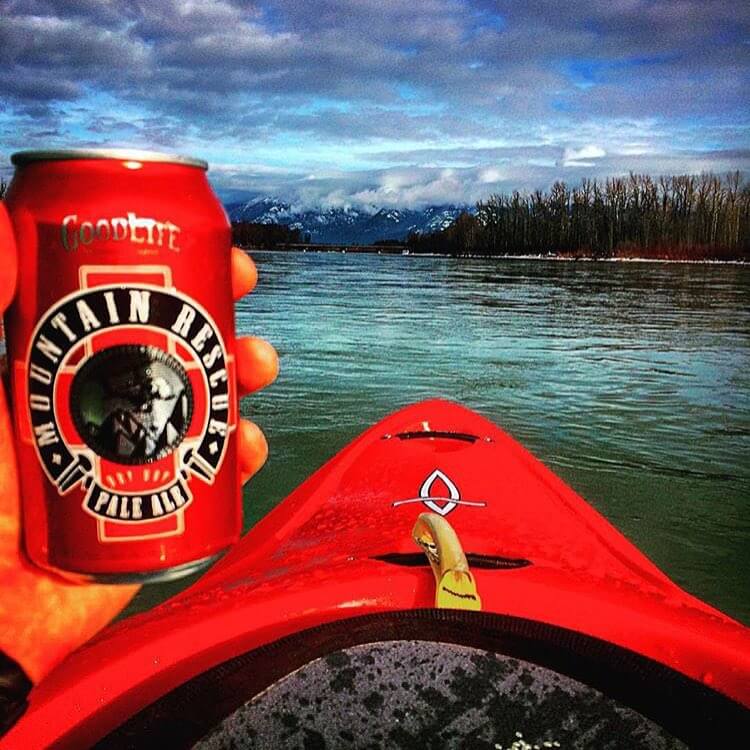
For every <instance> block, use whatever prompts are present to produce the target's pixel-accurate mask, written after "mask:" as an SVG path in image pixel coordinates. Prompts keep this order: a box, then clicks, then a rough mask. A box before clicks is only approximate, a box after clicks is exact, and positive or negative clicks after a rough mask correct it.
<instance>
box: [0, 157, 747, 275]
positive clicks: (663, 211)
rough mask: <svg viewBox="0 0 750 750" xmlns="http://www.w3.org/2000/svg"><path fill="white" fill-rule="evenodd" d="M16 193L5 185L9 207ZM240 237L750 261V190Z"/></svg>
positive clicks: (691, 188)
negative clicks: (375, 229) (393, 229)
mask: <svg viewBox="0 0 750 750" xmlns="http://www.w3.org/2000/svg"><path fill="white" fill-rule="evenodd" d="M6 187H7V183H5V182H4V181H3V180H0V199H2V197H3V195H4V193H5V190H6ZM232 236H233V241H234V242H235V244H238V245H240V246H242V247H247V248H264V249H305V248H310V249H323V250H325V249H345V248H346V249H351V250H356V251H358V252H367V251H368V250H369V251H371V252H405V251H408V252H409V253H413V254H420V253H424V254H441V255H455V256H514V255H515V256H518V255H526V256H529V255H531V256H553V257H570V258H600V259H610V258H615V259H616V258H622V259H627V258H647V259H665V260H739V261H750V184H748V183H747V182H745V181H744V180H743V177H742V175H741V173H740V172H739V171H734V172H730V173H728V174H726V175H724V176H723V177H719V176H717V175H715V174H713V173H704V174H701V175H675V176H670V177H666V176H662V177H659V178H652V177H650V176H648V175H640V174H635V173H631V174H630V175H629V176H628V177H612V178H609V179H606V180H604V181H603V182H599V181H597V180H592V179H583V180H582V181H581V183H580V184H579V185H578V186H577V187H574V188H570V187H568V186H567V185H566V184H565V183H564V182H555V183H554V184H553V185H552V187H551V189H550V190H549V191H547V192H544V191H541V190H536V191H534V192H533V193H525V192H519V191H514V192H513V193H511V194H494V195H491V196H489V197H488V198H487V199H486V200H483V201H479V202H478V203H477V204H476V206H475V208H474V210H473V211H469V210H467V211H464V212H462V213H461V214H460V215H459V216H458V218H457V219H456V220H455V221H454V222H453V223H452V224H451V225H450V226H448V227H447V228H445V229H443V230H441V231H438V232H433V233H430V234H419V233H414V234H410V235H409V236H408V237H407V238H406V239H404V240H382V241H380V242H376V243H375V244H374V245H371V246H364V245H353V244H348V245H342V244H339V245H336V246H327V245H321V244H314V243H312V244H311V243H309V240H308V241H307V242H303V237H302V232H301V231H300V230H298V229H291V228H290V227H288V226H286V225H284V224H257V223H251V222H234V223H233V224H232Z"/></svg>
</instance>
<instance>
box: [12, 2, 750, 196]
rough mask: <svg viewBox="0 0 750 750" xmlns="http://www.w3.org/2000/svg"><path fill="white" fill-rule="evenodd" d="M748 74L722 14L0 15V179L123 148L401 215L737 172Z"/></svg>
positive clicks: (619, 10) (432, 7)
mask: <svg viewBox="0 0 750 750" xmlns="http://www.w3.org/2000/svg"><path fill="white" fill-rule="evenodd" d="M749 61H750V4H748V3H743V2H725V1H724V0H694V1H692V2H691V1H689V0H679V1H678V0H662V1H661V2H647V1H646V0H612V1H611V2H594V1H590V2H563V1H562V0H559V1H558V2H547V1H546V0H528V1H527V2H519V1H516V0H509V1H507V2H485V1H484V0H423V2H414V3H411V4H410V3H405V2H403V0H346V1H344V0H341V1H338V0H323V1H322V2H315V1H314V0H309V1H308V2H304V1H303V0H264V1H261V2H245V1H244V0H237V1H233V0H203V1H201V0H193V1H189V0H151V2H146V1H143V2H140V1H135V2H132V1H128V2H125V0H112V1H110V2H106V1H97V0H0V162H1V163H2V165H3V166H2V167H0V176H5V177H8V176H9V175H10V174H11V168H10V167H9V165H8V156H9V155H10V153H12V152H13V151H16V150H19V149H25V148H49V147H86V146H120V147H123V146H124V147H127V146H132V147H137V148H151V149H157V150H162V151H165V150H166V151H177V152H182V153H188V154H191V155H195V156H200V157H202V158H205V159H207V160H208V161H209V162H210V164H211V171H210V173H209V174H210V178H211V180H212V182H213V184H214V186H215V187H216V189H217V190H218V191H219V193H220V194H221V195H222V197H224V198H225V199H232V198H240V197H250V196H252V195H277V196H280V197H283V198H286V199H288V200H291V201H292V202H293V203H295V204H298V205H300V206H301V205H305V206H317V205H323V206H340V205H347V204H351V205H372V204H374V205H379V206H381V205H388V206H393V205H397V206H410V207H419V206H423V205H426V204H432V203H449V202H473V201H475V200H477V199H479V198H482V197H486V196H488V195H489V194H491V193H493V192H499V191H502V192H505V191H510V190H514V189H520V190H533V189H536V188H542V189H544V188H548V187H549V186H550V185H551V183H552V182H553V181H554V180H556V179H565V180H566V181H569V182H573V183H576V182H578V181H579V180H580V179H581V178H582V177H606V176H608V175H614V174H622V173H627V172H629V171H631V170H632V171H636V172H649V173H651V174H654V175H658V174H676V173H685V172H701V171H707V170H713V171H716V172H725V171H727V170H730V169H741V170H743V171H748V169H749V168H750V106H749V105H750V101H749V100H750V96H749V92H750V87H749V86H748V83H749V79H750V75H749V66H748V62H749Z"/></svg>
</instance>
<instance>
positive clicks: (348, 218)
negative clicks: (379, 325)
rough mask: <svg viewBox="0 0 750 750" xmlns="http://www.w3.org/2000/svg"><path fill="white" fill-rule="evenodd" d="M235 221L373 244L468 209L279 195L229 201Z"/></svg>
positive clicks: (432, 226)
mask: <svg viewBox="0 0 750 750" xmlns="http://www.w3.org/2000/svg"><path fill="white" fill-rule="evenodd" d="M226 209H227V213H228V214H229V218H230V219H231V220H232V221H249V222H253V223H256V224H286V225H288V226H289V227H290V229H299V230H300V234H301V235H302V237H303V238H304V237H305V235H310V241H311V242H320V243H331V244H337V243H350V244H363V245H366V244H371V243H373V242H376V241H377V240H405V239H406V238H407V237H408V236H409V234H411V233H413V232H420V233H429V232H437V231H439V230H440V229H445V228H446V227H448V226H450V224H452V223H453V221H455V219H456V217H457V216H458V215H459V214H460V213H461V212H462V211H465V210H467V208H466V207H463V206H428V207H427V208H425V209H422V210H413V209H405V208H378V207H377V206H368V207H366V208H353V207H350V206H347V207H345V208H327V209H318V210H310V209H296V208H295V207H294V206H292V205H291V204H290V203H288V202H286V201H284V200H281V199H278V198H258V199H255V200H252V201H249V202H247V203H229V204H227V205H226Z"/></svg>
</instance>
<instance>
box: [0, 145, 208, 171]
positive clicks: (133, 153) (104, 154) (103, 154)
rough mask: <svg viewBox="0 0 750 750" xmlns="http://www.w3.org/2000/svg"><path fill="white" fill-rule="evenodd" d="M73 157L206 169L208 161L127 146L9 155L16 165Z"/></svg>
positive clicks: (25, 152)
mask: <svg viewBox="0 0 750 750" xmlns="http://www.w3.org/2000/svg"><path fill="white" fill-rule="evenodd" d="M73 159H114V160H117V161H149V162H162V163H166V164H182V165H184V166H188V167H199V168H200V169H203V170H207V169H208V162H206V161H204V160H203V159H194V158H193V157H192V156H183V155H181V154H164V153H160V152H158V151H139V150H138V149H128V148H81V149H78V148H69V149H55V150H39V151H17V152H16V153H15V154H13V155H12V156H11V157H10V160H11V162H12V163H13V164H15V165H16V166H19V167H20V166H22V165H24V164H29V163H30V162H34V161H63V160H73Z"/></svg>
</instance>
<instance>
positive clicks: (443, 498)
mask: <svg viewBox="0 0 750 750" xmlns="http://www.w3.org/2000/svg"><path fill="white" fill-rule="evenodd" d="M436 482H440V483H442V484H443V485H444V487H445V489H446V490H447V491H448V492H447V494H445V493H440V492H439V491H438V492H437V493H433V489H434V488H435V483H436ZM407 503H422V504H423V505H424V506H425V507H426V508H429V509H430V510H432V511H434V512H435V513H438V514H439V515H441V516H447V515H448V514H449V513H450V512H451V511H452V510H455V508H456V507H458V506H459V505H468V506H470V507H474V508H484V507H485V506H486V505H487V503H485V502H471V501H469V500H462V499H461V493H460V492H459V489H458V487H456V485H455V483H454V482H453V480H451V479H450V477H449V476H448V475H447V474H445V473H444V472H442V471H440V469H435V471H433V472H432V474H430V475H429V476H428V477H427V479H425V480H424V482H422V486H421V487H420V488H419V497H410V498H407V499H406V500H396V502H395V503H393V507H394V508H396V507H398V506H399V505H406V504H407Z"/></svg>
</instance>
